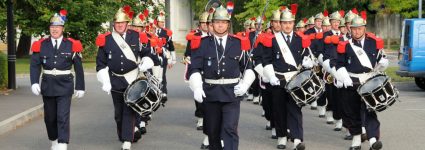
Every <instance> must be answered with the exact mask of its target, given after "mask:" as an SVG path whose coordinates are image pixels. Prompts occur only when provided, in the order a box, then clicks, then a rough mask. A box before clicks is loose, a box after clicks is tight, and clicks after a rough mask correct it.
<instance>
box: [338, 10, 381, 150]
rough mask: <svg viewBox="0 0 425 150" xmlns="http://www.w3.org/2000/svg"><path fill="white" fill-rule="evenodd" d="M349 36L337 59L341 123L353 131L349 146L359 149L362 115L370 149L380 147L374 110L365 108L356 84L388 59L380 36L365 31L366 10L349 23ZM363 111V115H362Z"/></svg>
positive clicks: (373, 149) (340, 46)
mask: <svg viewBox="0 0 425 150" xmlns="http://www.w3.org/2000/svg"><path fill="white" fill-rule="evenodd" d="M350 28H351V33H352V39H351V40H348V41H344V42H340V43H339V45H338V49H337V50H338V59H337V64H336V68H337V76H336V79H337V82H340V84H337V86H338V87H341V89H340V90H339V91H340V92H341V98H342V100H343V102H344V103H342V106H343V108H344V109H343V111H344V115H343V117H344V123H345V124H346V126H347V128H348V129H349V131H350V133H351V134H352V135H353V139H352V144H351V147H350V150H360V149H361V147H360V145H361V136H360V135H361V133H362V117H364V119H365V125H366V131H367V132H366V133H367V138H368V140H369V144H370V149H371V150H379V149H382V147H383V146H382V142H381V141H379V138H380V133H379V129H380V122H379V120H378V117H377V114H376V112H374V111H368V110H367V109H366V106H365V104H364V102H362V100H361V98H360V95H359V94H358V93H357V91H356V90H357V88H358V87H359V86H360V85H362V84H364V83H365V81H366V80H367V79H369V78H371V77H373V76H374V75H376V72H377V71H379V72H382V71H384V70H385V69H386V68H387V67H388V59H386V58H385V55H384V53H383V51H382V49H383V47H384V43H383V40H382V39H380V38H377V37H376V36H375V35H373V34H372V33H366V12H362V17H360V16H356V17H355V18H354V19H353V20H352V25H351V27H350ZM361 115H364V116H361Z"/></svg>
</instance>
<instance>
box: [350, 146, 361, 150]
mask: <svg viewBox="0 0 425 150" xmlns="http://www.w3.org/2000/svg"><path fill="white" fill-rule="evenodd" d="M348 150H362V147H361V146H351V147H350V148H349V149H348Z"/></svg>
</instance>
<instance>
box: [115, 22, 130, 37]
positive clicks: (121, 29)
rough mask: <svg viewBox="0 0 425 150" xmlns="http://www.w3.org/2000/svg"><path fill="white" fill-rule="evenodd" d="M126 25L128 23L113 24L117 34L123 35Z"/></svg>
mask: <svg viewBox="0 0 425 150" xmlns="http://www.w3.org/2000/svg"><path fill="white" fill-rule="evenodd" d="M127 24H128V22H115V23H114V29H115V31H116V32H118V33H119V34H124V33H125V31H126V30H127Z"/></svg>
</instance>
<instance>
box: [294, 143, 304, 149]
mask: <svg viewBox="0 0 425 150" xmlns="http://www.w3.org/2000/svg"><path fill="white" fill-rule="evenodd" d="M294 150H305V145H304V143H300V144H298V145H297V146H296V147H295V148H294Z"/></svg>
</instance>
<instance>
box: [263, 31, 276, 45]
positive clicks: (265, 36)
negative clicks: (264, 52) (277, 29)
mask: <svg viewBox="0 0 425 150" xmlns="http://www.w3.org/2000/svg"><path fill="white" fill-rule="evenodd" d="M262 35H263V38H262V40H261V44H263V45H264V46H265V47H272V46H273V44H272V40H273V38H274V34H271V33H265V34H262Z"/></svg>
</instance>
